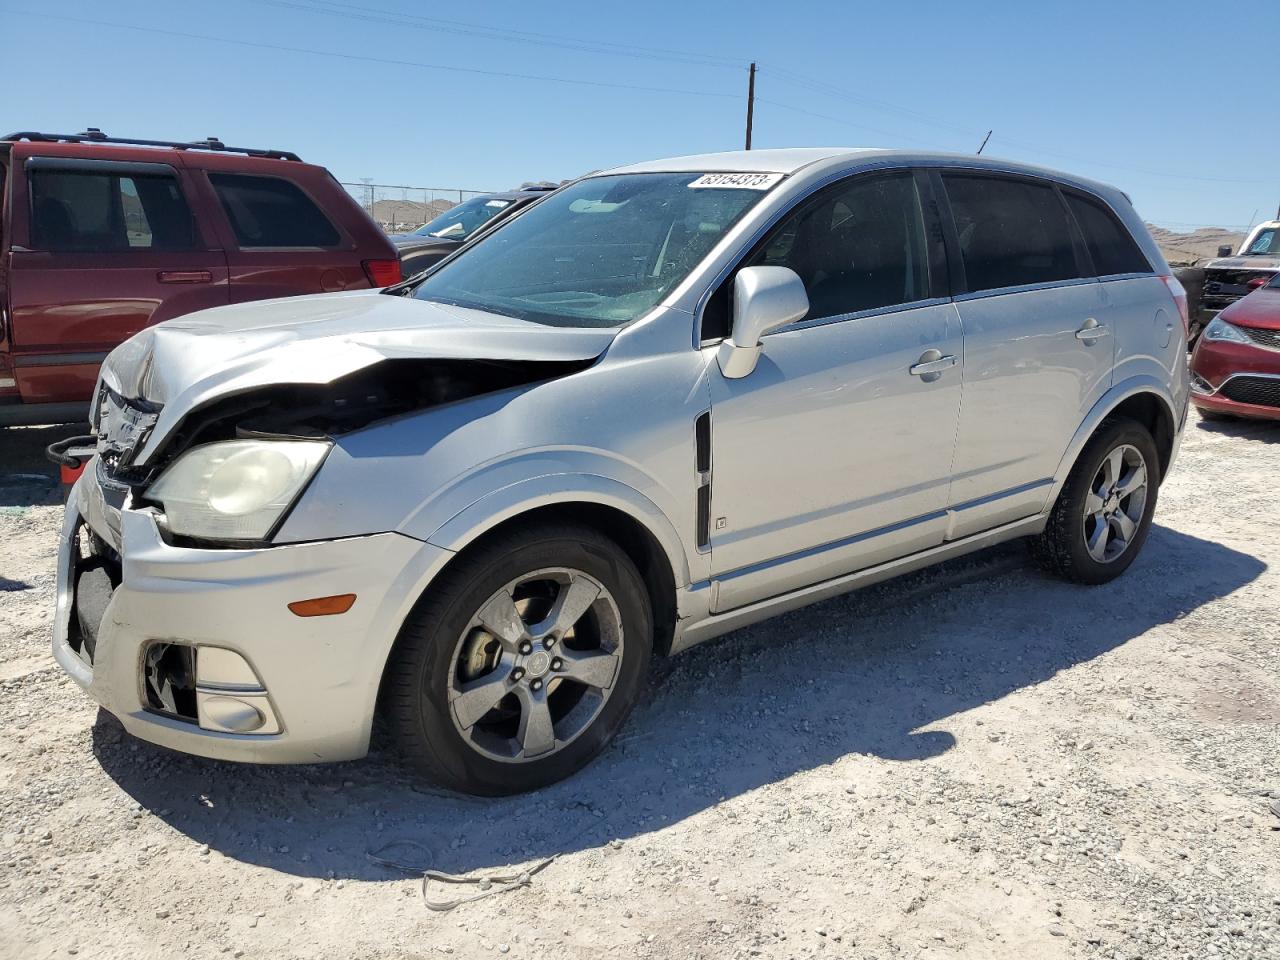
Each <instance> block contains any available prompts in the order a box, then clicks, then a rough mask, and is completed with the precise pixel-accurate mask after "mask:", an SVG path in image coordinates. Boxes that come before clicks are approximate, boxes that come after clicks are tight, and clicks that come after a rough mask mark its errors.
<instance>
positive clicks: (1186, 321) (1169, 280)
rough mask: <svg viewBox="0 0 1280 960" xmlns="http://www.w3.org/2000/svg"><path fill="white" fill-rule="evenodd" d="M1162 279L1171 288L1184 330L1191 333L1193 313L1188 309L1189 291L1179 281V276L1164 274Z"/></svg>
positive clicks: (1170, 292)
mask: <svg viewBox="0 0 1280 960" xmlns="http://www.w3.org/2000/svg"><path fill="white" fill-rule="evenodd" d="M1160 279H1161V280H1163V281H1164V285H1165V286H1166V287H1168V288H1169V295H1170V296H1172V297H1173V302H1174V305H1175V306H1177V308H1178V316H1180V317H1181V318H1182V332H1183V333H1185V334H1189V333H1190V332H1191V313H1190V311H1189V310H1188V309H1187V291H1186V290H1185V289H1184V288H1183V286H1182V284H1180V283H1179V282H1178V278H1177V277H1173V276H1169V275H1163V276H1161V277H1160Z"/></svg>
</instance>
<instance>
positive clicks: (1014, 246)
mask: <svg viewBox="0 0 1280 960" xmlns="http://www.w3.org/2000/svg"><path fill="white" fill-rule="evenodd" d="M942 179H943V181H944V182H945V183H946V186H947V196H948V197H949V198H950V200H951V212H952V215H953V216H954V217H955V221H956V232H957V233H958V234H959V237H960V252H961V255H962V257H963V259H964V271H965V277H966V279H967V281H968V285H969V289H970V290H971V291H978V290H994V289H997V288H999V287H1016V286H1021V285H1022V284H1027V283H1051V282H1053V281H1056V280H1070V279H1072V278H1074V277H1078V276H1080V275H1081V271H1080V269H1079V268H1078V266H1077V265H1076V258H1075V252H1074V251H1073V250H1072V247H1071V230H1070V227H1068V225H1067V213H1066V210H1065V209H1064V208H1063V206H1062V203H1061V201H1059V199H1058V195H1057V193H1056V192H1055V191H1054V190H1053V188H1051V187H1047V186H1043V185H1041V184H1037V183H1029V182H1027V181H1024V180H1004V179H998V178H995V177H970V176H956V175H954V174H952V175H947V174H944V175H943V177H942Z"/></svg>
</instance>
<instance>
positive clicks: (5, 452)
mask: <svg viewBox="0 0 1280 960" xmlns="http://www.w3.org/2000/svg"><path fill="white" fill-rule="evenodd" d="M78 433H84V428H83V427H82V428H79V429H77V427H76V426H74V425H73V426H62V427H6V428H3V429H0V508H4V509H8V510H13V511H23V510H25V509H27V508H28V507H47V506H53V505H54V504H58V503H61V502H62V486H61V484H60V483H59V481H58V469H57V467H55V466H54V465H53V464H51V463H50V462H49V461H48V460H47V459H46V458H45V455H44V450H45V447H47V446H48V445H49V444H51V443H53V442H54V441H56V440H63V439H65V438H67V437H73V436H75V435H76V434H78Z"/></svg>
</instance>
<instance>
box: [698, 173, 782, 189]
mask: <svg viewBox="0 0 1280 960" xmlns="http://www.w3.org/2000/svg"><path fill="white" fill-rule="evenodd" d="M782 176H783V175H782V174H781V173H704V174H703V175H702V176H700V177H699V178H698V179H697V180H695V181H693V183H691V184H689V189H690V190H699V189H703V190H705V189H708V188H711V189H719V190H768V189H769V188H770V187H772V186H773V185H774V184H776V183H777V182H778V181H779V180H781V179H782Z"/></svg>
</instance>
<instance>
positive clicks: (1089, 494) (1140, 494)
mask: <svg viewBox="0 0 1280 960" xmlns="http://www.w3.org/2000/svg"><path fill="white" fill-rule="evenodd" d="M1159 470H1160V461H1159V457H1158V455H1157V453H1156V445H1155V441H1154V440H1153V439H1152V437H1151V433H1150V431H1149V430H1147V428H1146V427H1145V426H1143V425H1142V424H1140V423H1137V422H1135V421H1133V420H1127V419H1119V418H1117V419H1114V420H1108V421H1106V422H1104V423H1103V424H1102V426H1100V427H1099V428H1098V430H1097V432H1096V433H1094V435H1093V437H1092V438H1090V440H1089V442H1088V443H1087V444H1085V447H1084V450H1082V451H1081V452H1080V456H1079V457H1078V458H1077V459H1076V463H1075V466H1074V467H1073V468H1072V470H1071V473H1070V474H1069V475H1068V477H1067V482H1066V483H1065V484H1063V486H1062V490H1061V491H1060V492H1059V494H1058V499H1057V501H1056V502H1055V503H1054V505H1053V509H1052V510H1051V511H1050V513H1049V521H1048V523H1047V524H1046V525H1045V530H1044V533H1043V534H1041V535H1040V536H1039V537H1036V538H1035V539H1034V540H1033V541H1032V551H1033V553H1034V554H1035V555H1036V557H1037V558H1038V559H1039V560H1040V561H1041V563H1043V564H1044V566H1045V567H1047V568H1048V569H1049V570H1052V571H1053V572H1055V573H1058V574H1061V575H1062V576H1064V577H1066V578H1067V579H1069V580H1075V581H1076V582H1078V583H1105V582H1106V581H1108V580H1112V579H1114V578H1115V577H1118V576H1119V575H1120V574H1121V573H1123V572H1124V571H1125V570H1126V569H1127V568H1128V566H1129V564H1130V563H1132V562H1133V560H1134V558H1135V557H1136V556H1137V554H1138V551H1139V550H1141V548H1142V544H1143V542H1144V541H1145V540H1146V537H1147V531H1148V530H1149V529H1150V527H1151V516H1152V513H1153V512H1154V510H1155V506H1156V493H1157V490H1158V488H1159V477H1160V475H1159Z"/></svg>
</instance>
